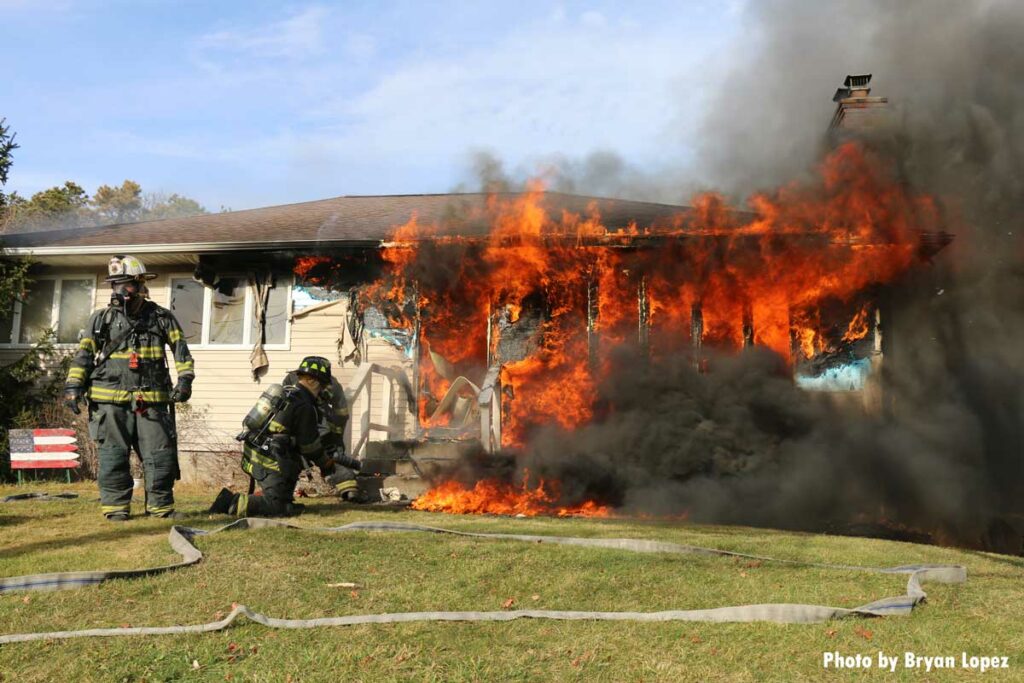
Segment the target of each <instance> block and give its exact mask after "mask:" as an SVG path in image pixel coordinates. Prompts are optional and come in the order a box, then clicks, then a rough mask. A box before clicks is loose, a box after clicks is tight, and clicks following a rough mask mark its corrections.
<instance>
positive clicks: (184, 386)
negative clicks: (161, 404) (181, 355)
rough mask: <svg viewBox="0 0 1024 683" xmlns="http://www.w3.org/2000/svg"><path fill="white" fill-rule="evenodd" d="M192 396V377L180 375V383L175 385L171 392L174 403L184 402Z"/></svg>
mask: <svg viewBox="0 0 1024 683" xmlns="http://www.w3.org/2000/svg"><path fill="white" fill-rule="evenodd" d="M190 398H192V378H191V377H179V378H178V384H177V385H175V387H174V391H172V392H171V401H173V402H174V403H184V402H185V401H187V400H189V399H190Z"/></svg>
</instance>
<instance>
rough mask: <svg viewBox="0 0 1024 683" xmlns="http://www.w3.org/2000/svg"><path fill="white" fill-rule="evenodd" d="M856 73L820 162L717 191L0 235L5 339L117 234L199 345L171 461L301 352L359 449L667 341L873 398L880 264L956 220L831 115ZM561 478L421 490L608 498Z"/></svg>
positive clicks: (513, 402) (499, 496) (487, 427)
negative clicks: (15, 262)
mask: <svg viewBox="0 0 1024 683" xmlns="http://www.w3.org/2000/svg"><path fill="white" fill-rule="evenodd" d="M869 81H870V76H851V77H848V78H847V79H846V83H845V86H844V88H843V89H840V91H839V92H837V94H836V101H837V111H836V115H835V117H834V119H833V122H832V127H831V133H830V134H831V136H832V137H833V138H834V140H833V144H834V148H833V149H832V151H831V152H830V153H829V154H828V155H827V156H826V158H825V160H824V161H823V163H822V165H821V167H820V168H819V169H817V178H816V179H815V180H814V181H812V182H809V183H804V184H793V185H787V186H783V187H781V188H779V189H777V190H775V191H773V192H768V193H763V194H759V195H755V196H754V197H752V198H751V199H750V202H749V203H750V207H751V210H750V211H739V210H735V209H732V208H730V207H729V206H728V205H727V203H726V201H725V200H724V199H723V198H722V197H720V196H717V195H713V194H707V195H702V196H699V197H697V198H695V200H694V201H693V203H692V205H691V206H688V207H684V206H674V205H664V204H651V203H644V202H633V201H625V200H613V199H601V198H591V197H582V196H576V195H566V194H560V193H553V192H545V191H544V189H543V188H542V187H541V186H539V185H534V186H531V187H529V188H528V189H527V190H526V191H524V192H522V193H504V194H503V193H499V194H452V195H408V196H387V197H338V198H335V199H327V200H322V201H315V202H307V203H303V204H293V205H288V206H278V207H269V208H263V209H255V210H250V211H238V212H233V213H226V214H216V215H204V216H195V217H190V218H177V219H168V220H161V221H152V222H147V223H138V224H133V225H114V226H103V227H99V228H88V229H78V230H59V231H52V232H37V233H32V234H25V235H10V236H8V237H6V238H5V245H6V247H7V248H8V250H9V251H11V252H13V253H17V254H25V255H29V256H31V257H32V258H33V259H34V260H35V261H36V262H37V264H38V265H37V272H36V285H35V289H34V290H33V291H32V292H31V293H30V295H29V296H28V297H27V298H26V300H25V301H24V302H22V303H20V304H19V305H18V307H17V310H15V311H13V312H11V313H12V315H11V316H10V317H9V318H8V319H7V321H6V322H5V323H4V327H3V329H0V356H2V355H7V354H12V353H15V352H16V351H15V350H16V349H18V348H19V347H20V346H21V345H24V344H29V343H31V342H32V341H33V340H34V339H33V335H36V334H38V332H39V330H41V329H43V328H46V327H49V326H53V327H54V328H56V329H57V331H58V341H59V342H60V343H62V344H71V343H73V342H74V341H75V334H76V333H77V330H78V328H79V327H81V325H82V324H83V322H84V320H85V319H86V318H87V316H88V314H89V313H90V312H91V311H92V310H93V309H94V308H96V307H99V306H101V305H103V304H105V300H104V299H105V295H104V293H103V292H102V291H101V289H102V288H101V287H100V286H99V284H98V283H101V282H102V277H103V271H102V267H103V265H104V264H105V263H106V260H107V259H108V258H109V256H110V255H111V254H114V253H132V254H137V255H140V256H142V257H143V258H145V259H146V263H147V265H148V266H150V268H151V269H153V270H154V271H156V272H158V273H159V274H160V277H159V278H158V279H157V280H155V281H154V282H153V283H152V285H151V287H150V289H151V296H152V297H153V298H154V299H155V300H157V301H158V302H160V303H161V304H163V305H166V306H168V307H169V308H170V309H171V310H172V311H174V313H175V314H176V316H177V317H178V318H179V320H181V322H182V324H183V326H184V328H185V332H186V335H187V337H188V341H189V343H190V345H191V347H192V350H193V353H194V355H195V359H196V369H197V374H198V381H197V383H196V385H195V394H194V398H193V404H194V407H193V410H194V411H196V412H197V415H199V416H201V417H202V419H197V420H195V421H193V422H189V423H188V424H187V426H186V429H185V430H184V432H183V434H182V435H181V440H180V441H181V450H182V452H183V454H185V455H186V457H185V458H183V465H184V467H183V470H184V474H185V476H186V478H189V477H191V478H197V479H203V478H209V477H212V476H214V475H215V474H216V472H215V471H216V470H218V469H219V470H224V469H230V470H232V471H233V470H234V469H236V468H233V467H230V463H229V462H226V461H225V459H216V458H213V457H211V454H214V453H225V452H227V453H230V452H231V451H232V450H233V448H232V444H233V441H232V437H233V436H234V434H235V433H236V432H237V429H238V421H239V420H240V418H241V416H242V415H243V414H244V413H245V411H246V410H247V409H248V407H249V406H250V405H251V404H252V402H253V401H254V400H255V399H256V397H257V396H258V394H259V393H260V391H261V387H260V386H259V381H260V380H261V379H262V378H264V377H267V378H268V379H270V380H272V381H273V380H276V378H277V376H279V375H283V374H284V373H285V372H286V371H287V370H288V369H290V368H291V367H293V366H294V365H295V363H296V362H297V361H298V359H300V358H301V357H302V356H304V355H308V354H314V353H315V354H321V355H330V356H333V357H335V358H337V360H338V361H339V363H338V367H339V370H338V372H339V374H340V377H339V379H341V381H342V382H343V384H345V386H346V387H347V390H348V391H349V394H350V401H351V402H352V407H353V411H352V412H353V418H354V419H353V420H352V422H351V432H350V434H349V451H350V453H352V454H355V455H363V456H365V455H367V454H369V455H371V456H373V458H374V459H376V460H378V461H379V460H381V459H388V458H390V459H392V460H394V459H396V458H402V457H406V456H409V455H410V454H411V455H412V456H413V457H416V458H417V459H418V460H420V463H421V464H422V462H423V461H424V460H429V459H454V458H456V457H457V456H458V455H459V454H460V453H466V452H471V451H481V452H485V453H497V452H499V451H502V450H503V449H510V448H513V449H514V448H521V447H524V446H526V445H527V444H528V443H529V442H530V440H531V438H532V435H533V434H534V433H535V432H536V431H537V430H538V429H543V428H546V427H551V426H555V427H557V428H560V429H562V430H564V431H572V430H575V429H578V428H580V427H582V426H585V425H588V424H590V423H593V422H600V421H601V420H603V419H604V418H605V417H606V416H607V415H609V414H612V413H614V412H615V411H616V410H618V408H619V407H618V406H617V405H616V401H615V398H614V395H611V396H610V395H609V393H608V392H607V391H604V390H602V386H603V385H606V384H608V383H609V382H614V381H616V380H615V378H616V377H618V376H621V375H622V373H629V372H631V366H630V364H636V363H646V362H658V361H659V360H660V359H666V358H673V359H683V360H684V362H685V363H686V364H687V365H688V366H689V367H691V368H693V370H694V372H696V373H708V372H714V366H715V363H716V359H717V358H719V357H720V356H722V355H729V354H739V353H742V352H744V350H747V349H755V348H756V349H761V350H766V351H767V352H770V353H771V354H774V355H773V357H774V358H775V359H776V361H777V373H778V374H779V376H785V377H790V378H792V380H791V381H793V382H795V384H796V385H797V386H799V387H801V388H803V389H805V390H807V391H810V392H817V393H819V394H820V395H821V396H823V397H827V398H828V399H829V400H832V401H838V402H844V403H847V404H851V405H856V406H858V408H857V409H864V410H869V411H881V410H884V409H885V406H884V389H883V387H882V383H881V377H882V375H883V373H882V365H883V359H884V358H885V357H886V355H887V354H888V352H889V349H890V347H891V345H892V343H893V340H892V339H891V338H890V336H889V335H888V334H887V332H886V330H887V324H888V323H887V321H888V320H889V317H890V315H892V312H891V311H890V310H888V305H887V291H888V287H889V286H890V284H891V283H893V282H894V281H896V280H898V279H899V278H901V277H902V276H904V275H905V274H906V273H907V272H908V271H910V270H912V269H914V268H917V267H919V266H921V265H923V264H926V263H927V261H928V260H929V259H930V258H931V257H933V256H934V255H935V254H936V253H937V252H938V251H939V250H940V249H941V248H942V247H943V246H945V244H946V243H948V241H949V239H950V238H949V237H948V235H946V234H945V233H944V232H942V230H941V227H942V223H941V217H940V215H939V210H938V208H937V206H936V205H935V202H934V201H933V199H932V198H931V197H929V196H926V195H919V194H915V193H913V192H912V191H911V190H909V189H908V188H907V187H906V186H904V185H903V184H901V183H900V182H899V181H898V179H897V178H896V177H895V175H894V173H893V169H891V168H888V167H887V166H886V164H885V162H884V160H882V159H880V158H878V157H876V156H875V155H873V154H872V152H871V151H870V150H869V149H867V148H865V147H863V146H861V145H859V144H858V143H857V142H855V141H851V140H850V139H849V138H850V137H851V131H853V132H855V131H856V130H857V129H860V128H863V127H864V126H865V125H867V117H868V115H869V114H870V113H871V112H872V111H875V112H877V111H879V110H880V109H884V106H885V100H884V98H872V97H870V96H869V92H870V91H869V89H868V88H867V85H868V83H869ZM227 460H228V461H229V460H230V455H229V456H227ZM382 471H383V472H384V473H388V472H392V471H394V468H390V469H389V468H388V467H384V468H382ZM407 484H408V482H405V485H407ZM560 486H561V484H560V483H559V482H557V481H546V482H545V481H537V480H532V479H527V481H524V482H523V483H522V484H519V483H518V482H517V483H509V482H507V481H505V482H504V483H503V482H500V481H487V480H484V481H478V482H475V483H472V485H469V484H466V483H464V482H461V483H460V482H454V481H447V482H442V483H440V484H439V485H437V486H435V487H434V488H433V489H432V490H431V491H429V492H428V493H427V494H426V495H425V496H423V497H422V498H421V499H420V502H419V505H420V506H421V507H425V508H428V509H462V510H466V509H470V510H478V511H492V512H511V513H524V514H531V513H534V512H537V511H559V512H561V513H565V514H604V513H607V511H608V508H607V507H606V504H608V503H610V502H614V501H602V500H592V499H590V498H587V499H586V500H564V499H563V496H562V495H561V491H560ZM414 490H415V487H412V488H411V489H410V491H414Z"/></svg>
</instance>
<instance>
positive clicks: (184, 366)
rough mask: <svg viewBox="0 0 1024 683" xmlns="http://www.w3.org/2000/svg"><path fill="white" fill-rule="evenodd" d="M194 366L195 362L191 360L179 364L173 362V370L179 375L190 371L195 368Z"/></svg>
mask: <svg viewBox="0 0 1024 683" xmlns="http://www.w3.org/2000/svg"><path fill="white" fill-rule="evenodd" d="M195 365H196V364H195V361H191V360H187V361H184V362H181V363H179V362H175V363H174V369H175V370H177V372H178V374H181V373H183V372H188V371H189V370H192V369H193V368H195Z"/></svg>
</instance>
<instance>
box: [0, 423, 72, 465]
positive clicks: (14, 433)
mask: <svg viewBox="0 0 1024 683" xmlns="http://www.w3.org/2000/svg"><path fill="white" fill-rule="evenodd" d="M8 438H9V440H10V444H11V469H12V470H34V469H71V468H74V467H78V466H79V464H80V463H79V461H78V445H77V443H76V442H75V430H73V429H12V430H11V431H10V432H8Z"/></svg>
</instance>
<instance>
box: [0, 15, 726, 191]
mask: <svg viewBox="0 0 1024 683" xmlns="http://www.w3.org/2000/svg"><path fill="white" fill-rule="evenodd" d="M740 14H741V12H740V9H739V6H738V3H737V2H725V1H723V2H710V1H709V2H678V1H677V2H634V3H625V2H587V3H574V2H566V3H551V2H530V1H528V0H524V1H518V2H503V3H496V2H493V3H489V2H425V1H420V2H391V3H385V2H341V3H330V2H319V3H306V2H292V3H281V2H260V1H252V0H250V1H247V2H227V1H222V2H212V1H208V2H200V1H194V0H184V1H180V0H179V1H163V0H133V1H130V2H129V1H127V0H0V32H2V35H0V60H2V63H3V64H4V65H5V67H6V68H5V73H4V77H3V81H2V83H3V85H2V88H0V116H3V117H6V118H7V122H8V124H9V125H10V126H11V127H12V128H13V129H14V130H15V131H17V134H18V142H19V143H20V144H21V146H22V148H21V149H20V150H18V152H17V156H16V158H15V165H14V168H13V170H12V176H11V181H10V183H9V185H8V188H7V189H8V190H17V191H18V192H20V193H21V194H24V195H30V194H31V193H33V192H35V191H38V190H40V189H43V188H45V187H49V186H52V185H55V184H60V183H62V182H63V181H64V180H75V181H76V182H78V183H80V184H82V185H83V186H84V187H85V188H86V190H87V191H89V192H90V193H91V192H92V191H94V190H95V188H96V186H98V185H99V184H102V183H110V184H113V183H119V182H120V181H121V180H123V179H125V178H132V179H134V180H137V181H138V182H140V183H141V184H142V186H143V188H144V189H145V190H147V191H162V192H168V193H169V192H179V193H182V194H185V195H188V196H191V197H194V198H195V199H197V200H199V201H200V202H201V203H202V204H204V205H205V206H206V207H207V208H208V209H211V210H216V209H217V208H219V207H220V206H228V207H231V208H234V209H243V208H251V207H254V206H265V205H270V204H280V203H287V202H295V201H305V200H310V199H319V198H324V197H331V196H337V195H342V194H392V193H397V194H401V193H419V192H445V191H448V190H451V189H452V188H453V187H455V186H456V185H457V184H458V183H459V182H461V181H465V180H466V179H467V172H466V169H467V167H468V160H469V158H470V156H471V154H472V152H473V151H475V150H489V151H491V152H492V153H494V154H495V155H497V156H498V157H500V158H501V159H503V160H504V161H505V162H506V164H507V165H508V166H509V167H510V168H512V169H532V168H539V167H541V166H542V164H543V160H544V159H545V158H549V157H551V156H552V155H562V156H564V157H568V158H570V159H574V158H580V157H583V156H584V155H586V154H588V153H590V152H593V151H595V150H610V151H614V152H616V153H618V154H619V155H621V157H622V158H623V159H624V160H626V161H627V162H629V163H630V164H631V165H633V166H636V167H640V168H643V169H645V170H648V171H651V172H656V170H657V169H659V168H666V169H675V170H677V171H678V170H679V169H685V168H686V167H687V166H688V165H689V164H691V163H692V162H693V152H694V145H695V139H696V136H697V135H699V130H700V125H701V123H702V120H701V116H702V113H703V112H704V111H705V109H706V101H707V98H708V97H709V96H711V95H713V94H714V92H716V88H717V82H718V79H719V78H720V76H721V74H722V73H723V69H724V68H725V64H724V62H725V54H726V53H727V48H728V45H729V43H730V41H731V40H733V39H734V37H735V35H736V32H737V30H738V26H739V22H740Z"/></svg>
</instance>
